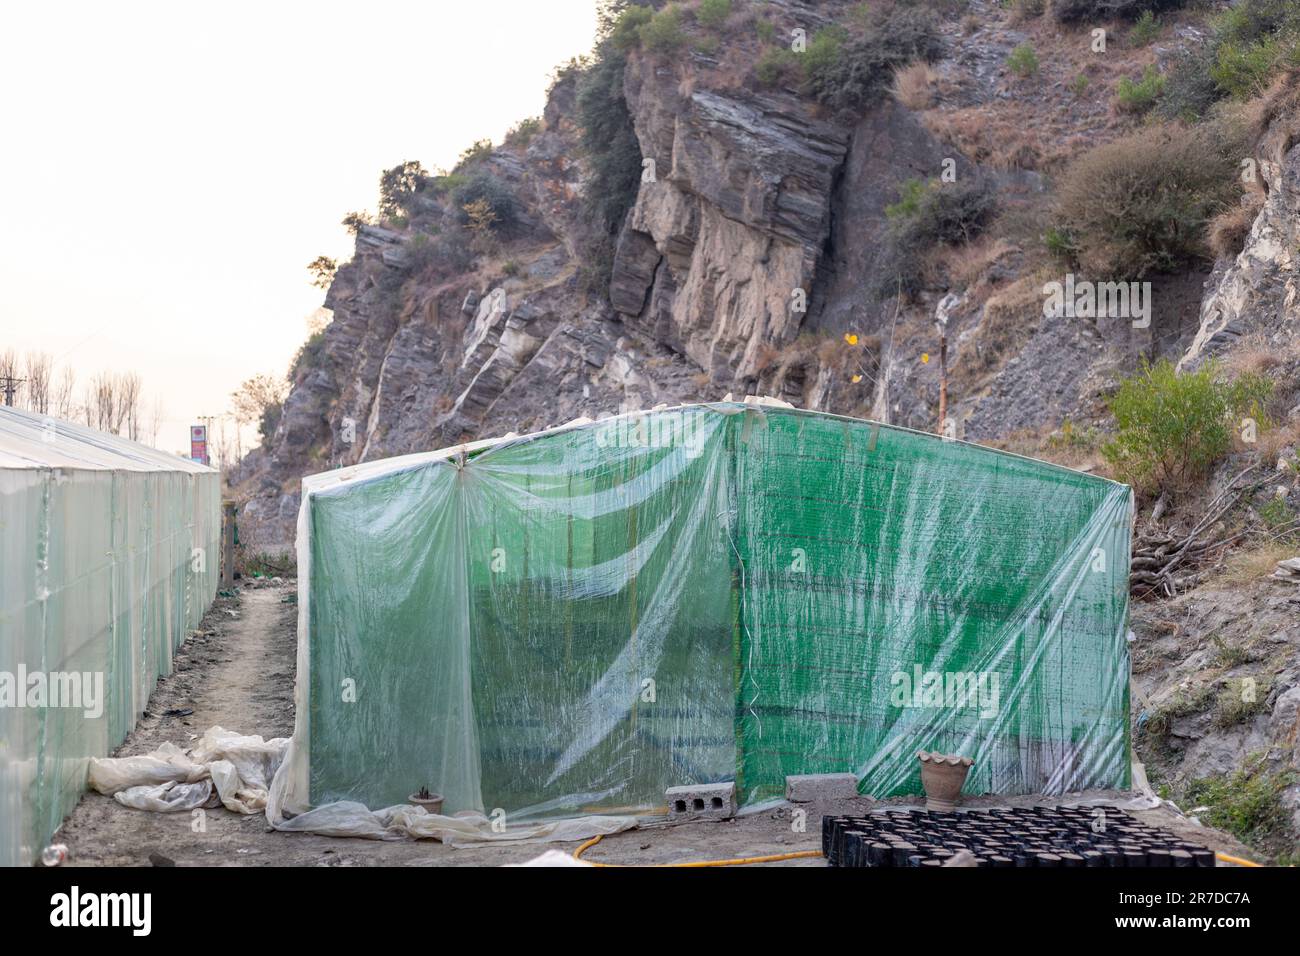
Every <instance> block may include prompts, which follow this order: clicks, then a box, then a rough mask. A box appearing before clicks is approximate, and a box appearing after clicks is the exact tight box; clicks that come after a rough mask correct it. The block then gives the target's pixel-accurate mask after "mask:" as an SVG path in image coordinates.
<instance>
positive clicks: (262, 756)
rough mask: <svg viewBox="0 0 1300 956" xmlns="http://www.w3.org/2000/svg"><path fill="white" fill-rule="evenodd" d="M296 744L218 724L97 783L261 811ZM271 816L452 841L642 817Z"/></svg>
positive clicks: (148, 797)
mask: <svg viewBox="0 0 1300 956" xmlns="http://www.w3.org/2000/svg"><path fill="white" fill-rule="evenodd" d="M288 744H289V741H288V740H287V739H286V738H284V737H276V738H273V739H271V740H263V739H262V738H261V737H259V736H242V735H240V734H236V733H232V732H231V731H228V730H225V729H224V728H222V727H212V728H209V729H208V731H207V732H206V733H205V734H204V735H203V736H202V737H201V738H200V739H199V740H198V742H197V743H196V744H195V745H194V746H193V747H192V748H190V749H189V750H183V749H181V748H180V747H177V746H176V745H175V744H171V743H164V744H163V745H162V746H161V747H159V748H158V749H157V750H154V751H152V752H151V753H148V754H143V755H140V756H134V757H108V758H104V759H101V760H91V761H90V786H91V787H93V788H94V789H95V790H97V791H98V792H100V793H103V794H108V795H111V796H112V797H113V798H114V799H115V800H117V802H118V803H120V804H122V805H123V806H126V807H131V808H133V809H136V810H149V811H153V812H155V813H174V812H177V811H181V810H193V809H195V808H198V807H209V808H215V807H218V806H224V807H225V808H226V809H227V810H231V811H234V812H235V813H243V814H253V813H260V812H261V811H262V810H264V809H265V808H266V806H267V793H268V791H269V789H270V783H271V780H272V779H273V778H274V777H275V775H276V774H277V772H278V771H279V769H280V766H281V764H282V762H283V760H284V755H285V751H286V749H287V747H288ZM267 818H268V819H269V820H270V821H271V822H272V824H273V825H274V826H275V827H276V829H279V830H285V831H290V832H297V833H316V834H320V835H323V836H336V837H360V838H363V839H368V840H411V839H415V840H418V839H433V840H441V841H442V842H443V843H446V844H448V845H449V846H469V845H474V844H483V843H551V842H567V841H574V840H585V839H589V838H590V837H593V836H596V835H597V834H603V835H608V834H610V833H618V832H620V831H622V830H627V829H630V828H631V827H634V826H636V823H637V820H636V818H635V817H628V816H588V817H582V818H578V819H565V820H551V821H547V822H543V823H522V824H510V825H505V823H504V821H501V820H499V819H493V818H491V817H488V816H485V815H484V814H482V813H459V814H456V815H455V816H443V815H441V814H433V813H428V812H427V811H425V809H424V808H423V807H416V806H407V805H398V806H392V807H386V808H384V809H382V810H370V809H368V808H367V807H366V806H365V805H364V804H361V803H357V802H355V801H340V802H337V803H330V804H327V805H325V806H322V807H316V808H315V809H313V810H309V811H307V812H306V813H303V814H300V815H298V816H294V817H292V818H287V819H286V818H283V817H281V816H279V815H278V814H275V813H271V812H268V813H267Z"/></svg>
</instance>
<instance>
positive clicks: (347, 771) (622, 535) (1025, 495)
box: [268, 403, 1131, 833]
mask: <svg viewBox="0 0 1300 956" xmlns="http://www.w3.org/2000/svg"><path fill="white" fill-rule="evenodd" d="M1130 525H1131V493H1130V491H1129V489H1128V488H1127V487H1125V486H1123V485H1120V484H1117V483H1115V482H1111V481H1107V480H1104V479H1101V478H1098V477H1095V476H1092V475H1087V474H1083V473H1080V472H1077V471H1072V470H1070V469H1066V468H1061V467H1058V466H1055V465H1051V464H1047V463H1044V462H1038V461H1033V460H1030V459H1026V458H1021V457H1018V456H1015V455H1011V454H1007V453H1004V452H1000V451H995V450H992V449H989V448H984V447H980V446H976V445H970V444H966V443H964V442H960V441H951V440H944V439H941V438H939V437H937V436H934V435H927V434H921V433H917V432H912V431H909V430H906V429H902V428H893V427H888V426H884V425H879V424H876V423H872V422H866V421H859V420H855V419H847V418H841V417H836V416H831V415H825V414H821V413H815V412H803V411H798V410H793V409H779V408H771V407H767V408H763V407H757V406H753V405H745V404H734V403H728V404H719V405H698V406H686V407H682V408H675V409H665V410H657V411H653V412H646V413H634V414H630V415H625V416H621V417H619V418H615V419H609V420H606V421H602V422H596V423H575V424H573V425H571V426H566V427H563V428H559V429H554V430H551V431H548V432H543V433H539V434H536V435H530V436H525V437H522V438H512V439H508V440H502V441H498V442H480V443H476V444H473V445H467V446H463V447H460V448H452V449H447V450H444V451H441V452H434V453H429V454H421V455H410V456H406V457H404V458H399V459H392V460H389V461H379V462H369V463H365V464H362V465H358V466H354V467H351V468H344V469H340V470H338V471H334V472H329V473H326V474H322V475H317V476H313V477H311V478H308V479H306V480H305V481H304V494H303V502H302V507H301V511H300V514H299V527H298V550H299V554H298V566H299V572H300V575H301V577H300V602H299V643H298V681H297V685H296V691H295V695H296V700H295V703H296V715H297V716H296V725H295V729H294V736H293V743H292V746H291V747H290V749H289V752H288V754H287V756H286V759H285V764H284V767H283V769H282V771H281V773H280V774H279V775H278V776H277V778H276V781H275V784H274V786H273V788H272V793H271V795H270V799H269V805H268V816H269V817H271V818H272V819H273V820H277V819H287V818H289V817H292V816H293V815H295V814H302V813H306V812H308V811H311V808H312V807H314V806H320V805H323V804H334V803H340V802H342V803H344V804H356V805H358V806H360V805H366V806H391V805H392V804H395V803H399V802H401V801H403V800H405V798H406V795H407V794H409V793H411V792H413V791H415V790H417V789H418V788H419V787H420V786H422V785H425V786H428V787H429V788H430V789H431V790H437V791H439V792H441V793H443V794H444V795H445V797H446V809H447V810H448V812H450V813H452V814H455V813H456V812H457V811H469V812H473V813H476V814H491V813H492V812H493V810H494V809H497V808H500V809H502V810H504V811H505V813H506V815H507V817H508V818H509V819H511V820H514V821H519V820H543V819H550V818H554V817H563V816H573V815H586V814H590V813H610V814H635V813H646V812H654V811H655V810H656V809H659V808H660V805H661V804H662V801H663V793H664V791H665V789H666V788H667V787H670V786H675V785H681V784H691V783H704V782H716V781H728V780H731V781H735V783H736V790H737V796H738V798H739V800H740V802H741V804H742V805H745V806H748V805H754V804H757V803H760V802H762V801H764V800H769V799H773V798H777V797H780V796H781V794H782V791H783V787H784V781H785V777H786V776H787V775H790V774H808V773H828V772H844V771H852V772H854V773H855V775H856V776H857V778H858V781H859V791H860V792H862V793H864V794H868V795H871V796H875V797H890V796H898V795H906V794H919V793H920V792H921V786H920V779H919V765H918V764H917V761H916V760H915V754H916V752H917V751H918V750H922V749H924V750H939V751H944V752H955V753H961V754H964V755H967V756H970V757H972V758H974V760H975V766H974V768H973V769H972V772H971V774H970V777H969V778H968V781H967V785H966V792H967V793H972V794H977V793H1006V794H1013V793H1035V792H1043V793H1051V794H1059V793H1064V792H1068V791H1077V790H1084V789H1091V788H1119V787H1124V786H1126V785H1127V784H1128V780H1129V761H1128V752H1129V747H1128V719H1127V718H1128V650H1127V645H1126V642H1125V634H1126V631H1127V612H1128V555H1129V532H1130ZM407 815H408V816H409V814H407ZM395 821H396V817H384V816H376V818H375V819H374V820H370V821H367V822H366V825H367V827H370V828H372V829H373V830H374V831H375V832H376V833H378V831H381V830H386V829H387V828H388V827H389V826H390V825H392V824H393V823H394V822H395ZM399 825H406V824H405V823H401V822H399Z"/></svg>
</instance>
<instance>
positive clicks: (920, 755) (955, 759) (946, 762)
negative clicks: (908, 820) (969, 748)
mask: <svg viewBox="0 0 1300 956" xmlns="http://www.w3.org/2000/svg"><path fill="white" fill-rule="evenodd" d="M916 756H917V759H918V760H920V761H921V786H922V787H924V788H925V808H926V809H927V810H930V811H938V812H940V813H945V812H951V811H953V810H955V809H956V808H957V801H958V800H960V799H961V788H962V784H964V783H965V782H966V774H967V773H969V772H970V768H971V764H973V763H974V762H975V761H974V760H972V759H971V758H970V757H962V756H959V755H957V754H941V753H928V752H927V751H924V750H921V751H918V752H917V754H916Z"/></svg>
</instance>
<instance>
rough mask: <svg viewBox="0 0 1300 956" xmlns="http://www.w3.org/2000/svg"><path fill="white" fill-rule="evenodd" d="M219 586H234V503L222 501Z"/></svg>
mask: <svg viewBox="0 0 1300 956" xmlns="http://www.w3.org/2000/svg"><path fill="white" fill-rule="evenodd" d="M221 511H222V519H223V520H222V529H221V586H222V587H223V588H233V587H234V586H235V503H234V502H233V501H224V502H222V504H221Z"/></svg>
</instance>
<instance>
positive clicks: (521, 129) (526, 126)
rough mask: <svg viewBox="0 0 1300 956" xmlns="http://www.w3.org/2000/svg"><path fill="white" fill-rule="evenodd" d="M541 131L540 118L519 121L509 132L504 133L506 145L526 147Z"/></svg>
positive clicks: (531, 117) (532, 117) (533, 117)
mask: <svg viewBox="0 0 1300 956" xmlns="http://www.w3.org/2000/svg"><path fill="white" fill-rule="evenodd" d="M541 131H542V118H541V117H540V116H530V117H528V118H527V119H521V120H520V121H519V122H518V123H516V124H515V125H514V126H512V127H510V131H509V132H508V133H506V144H507V145H509V146H515V147H519V148H523V147H525V146H527V145H528V144H529V143H530V142H531V141H532V138H533V137H534V136H536V135H537V134H538V133H540V132H541Z"/></svg>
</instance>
